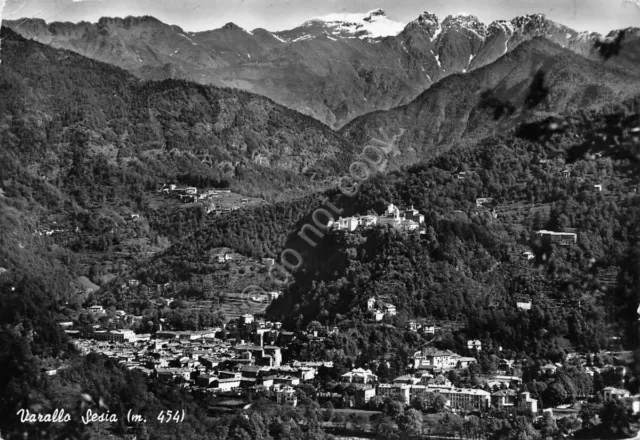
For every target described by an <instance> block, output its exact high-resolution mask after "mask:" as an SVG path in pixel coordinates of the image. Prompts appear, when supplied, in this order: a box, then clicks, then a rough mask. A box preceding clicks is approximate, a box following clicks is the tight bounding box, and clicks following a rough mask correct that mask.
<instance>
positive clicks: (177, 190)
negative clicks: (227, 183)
mask: <svg viewBox="0 0 640 440" xmlns="http://www.w3.org/2000/svg"><path fill="white" fill-rule="evenodd" d="M158 192H159V193H162V194H166V195H168V196H170V197H174V198H177V199H178V200H180V201H181V202H182V203H197V202H200V203H203V204H204V206H205V208H206V211H207V214H209V213H210V212H217V211H218V210H217V208H216V205H215V203H214V202H213V199H214V198H216V197H218V196H219V195H220V194H228V193H230V192H231V190H230V189H228V188H223V189H220V188H215V189H212V188H208V189H202V190H200V191H198V188H196V187H195V186H178V185H174V184H170V185H166V184H165V185H162V187H161V188H160V189H159V190H158ZM242 202H243V203H246V202H247V199H243V200H242ZM237 209H240V207H239V206H233V207H230V208H220V211H233V210H237Z"/></svg>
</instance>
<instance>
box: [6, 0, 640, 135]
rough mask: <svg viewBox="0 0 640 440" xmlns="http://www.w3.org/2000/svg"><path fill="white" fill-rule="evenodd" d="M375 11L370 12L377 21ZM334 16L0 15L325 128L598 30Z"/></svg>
mask: <svg viewBox="0 0 640 440" xmlns="http://www.w3.org/2000/svg"><path fill="white" fill-rule="evenodd" d="M370 12H371V13H372V12H375V10H374V11H370ZM383 14H384V11H381V13H377V14H375V15H371V14H369V15H370V16H371V18H372V19H376V20H378V19H381V17H386V15H383ZM356 15H359V14H356ZM362 17H363V18H367V17H369V16H368V15H366V14H362ZM375 22H376V21H375V20H373V23H374V24H375ZM307 23H311V21H308V22H307ZM332 23H333V24H332ZM362 23H364V24H367V25H368V24H369V23H368V22H367V21H362ZM343 24H344V23H342V22H340V23H338V22H331V21H327V20H325V21H315V22H313V24H312V26H311V25H309V26H298V27H295V28H292V29H289V30H286V31H279V32H270V31H268V30H265V29H261V28H257V29H254V30H253V31H247V30H244V29H242V28H241V27H239V26H237V25H235V24H233V23H229V24H228V25H225V26H223V27H221V28H219V29H213V30H209V31H202V32H187V31H184V30H183V29H182V28H180V27H178V26H172V25H169V24H165V23H162V22H161V21H159V20H157V19H155V18H153V17H150V16H143V17H137V18H136V17H125V18H109V17H104V18H101V19H100V20H99V21H98V22H97V23H93V24H91V23H87V22H81V23H78V24H77V25H73V24H72V23H62V24H56V22H54V23H50V24H47V23H46V22H45V21H44V20H40V19H26V20H24V19H23V20H14V21H5V26H8V27H11V28H12V29H14V30H16V31H18V32H19V33H21V34H22V35H23V36H26V37H28V38H34V39H36V40H37V41H40V42H44V43H47V44H51V45H52V46H54V47H60V48H65V49H69V50H74V51H76V52H78V53H81V54H83V55H86V56H89V57H91V58H95V59H98V60H101V61H104V62H109V63H111V64H115V65H118V66H119V67H122V68H125V69H126V70H128V71H130V72H132V73H134V74H135V75H136V76H138V77H141V78H144V79H156V80H159V79H165V78H168V77H174V78H180V79H189V80H192V81H195V82H199V83H202V84H213V85H217V86H220V87H234V88H239V89H242V90H247V91H250V92H253V93H258V94H261V95H264V96H267V97H269V98H271V99H273V100H274V101H276V102H278V103H279V104H282V105H285V106H287V107H289V108H293V109H295V110H298V111H300V112H301V113H305V114H308V115H311V116H313V117H315V118H316V119H319V120H321V121H323V122H325V123H326V124H328V125H330V126H331V127H333V128H338V127H341V126H343V125H345V124H346V122H348V121H350V120H352V119H354V118H355V117H357V116H360V115H362V114H365V113H368V112H371V111H375V110H386V109H390V108H392V107H395V106H397V105H401V104H406V103H408V102H409V101H410V100H412V99H414V98H415V97H416V96H418V95H419V94H420V93H422V92H423V91H424V90H425V89H427V88H429V87H430V86H431V85H432V84H434V83H436V82H437V81H439V80H440V79H442V78H444V77H446V76H447V75H450V74H453V73H464V72H468V71H471V70H474V69H476V68H479V67H482V66H483V65H486V64H489V63H491V62H493V61H495V60H496V59H498V58H499V57H500V56H502V55H504V53H506V52H508V51H509V50H513V48H514V47H516V46H517V45H518V44H520V43H521V42H522V41H526V40H527V39H531V38H533V37H535V36H539V35H542V34H544V35H546V36H547V37H548V38H550V39H552V40H553V41H555V42H558V43H560V44H561V45H564V46H567V47H569V48H570V49H571V50H573V51H574V52H577V53H580V54H581V55H584V56H587V57H590V58H597V57H599V54H598V52H597V50H595V49H594V44H595V42H596V41H597V39H598V38H602V36H601V35H599V34H580V33H578V32H576V31H573V30H570V29H569V28H566V27H565V26H562V25H560V24H558V23H555V22H553V21H551V20H548V19H547V18H546V17H545V16H544V15H542V14H534V15H528V16H522V17H516V18H514V19H513V20H511V21H509V22H507V21H502V22H493V23H492V24H490V25H489V26H486V25H484V24H482V23H480V22H479V20H477V18H476V17H474V16H471V15H457V16H447V17H445V19H444V20H440V19H439V18H438V17H436V16H435V15H434V14H430V13H428V12H425V13H422V14H420V15H419V16H418V17H417V18H416V19H415V20H413V21H411V22H409V23H407V24H406V25H404V27H403V28H402V30H401V31H400V32H399V33H397V34H396V35H393V33H394V32H392V33H391V35H386V36H380V37H375V38H372V37H371V35H369V34H367V33H366V32H365V31H366V29H365V28H364V27H360V28H358V26H359V24H355V25H354V26H352V24H353V23H351V24H349V26H346V27H345V26H342V25H343ZM510 29H512V30H510ZM356 34H357V35H356ZM508 34H510V35H508ZM628 35H629V37H628V39H627V40H626V41H625V42H624V44H625V47H624V48H623V52H621V55H619V56H618V57H614V58H612V59H610V60H608V61H607V62H608V63H613V64H616V63H620V64H621V66H622V67H625V68H627V69H633V68H634V66H636V65H637V62H638V59H639V58H638V56H639V55H637V54H640V30H638V31H637V32H635V31H634V32H631V31H629V32H628ZM294 40H295V41H294Z"/></svg>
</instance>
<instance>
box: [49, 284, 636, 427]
mask: <svg viewBox="0 0 640 440" xmlns="http://www.w3.org/2000/svg"><path fill="white" fill-rule="evenodd" d="M274 293H275V294H276V296H277V292H274ZM519 308H522V309H525V310H523V312H526V311H527V310H529V309H530V304H529V307H520V306H519ZM363 309H365V310H366V311H367V312H369V313H370V314H371V317H372V318H371V319H372V322H373V323H375V325H381V326H385V325H386V326H388V325H391V324H389V323H390V322H393V319H394V317H395V316H396V310H395V306H393V305H392V304H390V303H388V302H387V301H386V300H383V299H382V298H376V297H370V298H368V300H367V302H366V304H363ZM87 312H89V313H92V314H94V315H97V316H101V315H104V314H105V313H106V312H105V310H104V309H103V307H102V306H92V307H90V308H89V309H88V310H87ZM116 317H117V318H116V321H117V322H120V323H124V322H136V320H139V318H141V317H132V318H134V319H132V320H131V319H127V317H126V313H125V312H123V311H117V313H116ZM118 319H119V321H118ZM383 320H384V322H381V321H383ZM76 324H77V323H74V322H60V325H61V326H62V327H63V328H64V329H65V332H66V334H67V335H68V336H69V337H70V338H71V340H72V341H73V344H74V345H75V346H76V348H77V349H78V350H79V351H80V352H81V353H82V354H88V353H91V352H94V353H100V354H102V355H105V356H107V357H108V358H110V359H112V360H114V361H115V362H117V363H118V364H120V365H121V366H122V367H124V368H126V369H129V370H137V371H139V372H141V373H143V374H144V375H145V376H147V377H148V378H149V379H150V380H154V381H162V382H164V383H172V384H175V386H178V387H181V388H183V389H186V390H188V391H189V392H191V393H192V395H193V396H194V397H196V398H198V399H201V400H203V401H207V402H208V405H209V410H210V411H213V412H214V413H215V411H216V408H245V409H246V408H249V407H250V406H251V402H252V400H253V399H254V398H255V397H256V396H263V397H267V398H271V399H273V401H274V403H277V404H281V405H291V406H294V407H295V406H297V405H299V404H305V405H308V404H309V402H310V401H317V402H318V403H319V404H322V405H324V406H325V407H326V406H327V405H329V406H331V407H332V408H336V410H337V411H343V412H345V414H347V415H348V414H358V413H360V414H361V415H362V414H366V415H367V416H368V417H369V416H372V415H375V414H376V413H379V412H380V409H381V405H383V404H384V402H399V403H400V404H401V405H404V406H407V407H409V406H410V407H417V408H425V407H426V406H428V407H430V408H432V411H435V412H436V413H440V412H445V413H453V414H459V415H461V416H464V415H469V414H485V413H487V414H488V413H490V412H491V411H507V412H512V413H514V414H515V413H519V414H529V415H530V416H532V417H533V418H534V420H538V419H542V417H543V416H544V415H545V414H547V416H548V417H553V418H555V419H558V420H561V419H567V420H575V419H576V418H579V417H580V414H581V412H580V411H581V409H580V408H581V406H582V405H583V404H586V402H587V400H588V399H593V398H594V397H595V398H596V399H598V400H600V401H601V402H603V403H606V402H609V401H612V400H613V399H619V400H620V401H621V402H624V403H625V405H627V406H628V408H629V411H630V412H631V413H632V414H638V413H640V395H631V393H630V392H629V391H627V390H625V389H624V388H623V387H622V383H623V378H624V376H625V373H626V367H625V366H624V365H625V364H624V360H623V356H622V354H616V353H612V352H602V353H591V354H578V353H571V352H570V353H567V354H566V357H565V358H564V360H562V361H561V362H555V363H547V364H544V365H538V366H537V367H536V371H534V372H532V371H531V370H530V365H527V363H526V361H525V359H514V358H508V357H500V356H495V355H491V356H490V357H489V358H491V362H493V364H494V365H493V366H492V367H489V368H488V369H487V368H486V367H484V368H482V370H485V371H482V372H481V371H480V370H481V368H480V366H479V359H480V360H481V362H483V363H486V362H487V359H488V357H486V356H485V355H484V354H483V353H484V351H485V350H486V349H487V348H486V347H483V343H482V341H480V340H478V339H470V340H468V341H467V342H466V350H465V351H464V353H461V354H459V353H456V352H454V351H452V350H450V349H445V348H438V342H437V341H438V340H440V339H441V338H442V336H443V335H445V333H446V332H447V329H446V328H444V327H441V326H439V325H434V324H433V323H426V322H424V323H419V322H417V321H409V322H408V323H407V324H406V329H404V331H405V332H406V333H407V334H413V335H415V336H413V337H414V338H415V340H416V341H422V342H420V344H419V345H422V347H421V348H420V349H418V350H417V351H415V352H414V353H413V354H412V355H411V356H410V357H409V359H408V363H407V364H406V365H402V366H400V369H399V370H397V373H398V375H397V376H393V375H392V374H390V373H392V371H391V370H390V367H391V363H390V361H389V360H387V361H384V360H383V361H379V360H377V361H371V362H368V363H365V364H362V365H357V366H356V365H353V364H344V363H343V362H336V360H335V359H332V358H330V357H327V358H325V359H316V360H302V359H296V358H291V357H290V356H288V353H289V351H290V348H291V347H292V346H293V345H297V344H303V345H305V346H306V345H317V346H319V347H322V346H329V345H331V344H332V342H330V341H332V340H337V339H339V338H342V337H344V335H345V333H344V332H345V331H347V330H348V329H345V328H339V327H337V326H333V327H327V326H322V325H320V324H319V323H317V322H312V323H311V324H310V325H309V326H308V327H307V328H306V329H304V330H303V329H299V330H297V331H287V330H285V329H283V327H282V323H280V322H271V321H267V320H265V319H263V318H261V317H256V316H254V315H252V314H244V315H241V316H239V317H238V318H237V319H234V320H231V321H229V322H227V323H224V324H222V325H220V326H218V327H212V328H208V329H203V330H197V331H179V330H169V329H163V328H162V325H160V328H159V329H158V331H156V332H154V333H153V334H150V333H147V334H140V333H136V332H134V330H132V329H130V328H119V329H111V330H109V329H104V328H102V326H101V325H99V324H96V325H94V326H93V327H94V330H93V331H92V332H91V333H90V334H86V333H85V332H82V331H80V330H78V329H76V327H77V326H76ZM134 327H135V326H134ZM489 349H490V350H491V351H492V352H494V353H495V352H497V353H500V352H501V350H502V349H501V348H500V347H497V348H495V347H489ZM319 351H322V349H321V348H319ZM605 361H606V362H605ZM64 368H65V367H64V365H60V366H58V367H51V368H49V369H46V370H45V371H43V373H44V374H46V375H56V374H57V372H58V371H61V370H63V369H64ZM525 371H526V375H527V376H531V374H535V375H536V376H537V377H540V378H543V379H545V380H549V379H550V380H553V378H555V377H564V375H566V374H567V373H566V372H567V371H573V373H572V374H575V372H576V371H578V372H579V373H578V374H581V375H586V376H589V377H591V378H592V379H593V378H594V376H598V377H603V378H606V380H605V382H606V383H603V381H602V379H599V380H598V382H599V383H600V389H596V387H595V386H594V387H593V388H592V389H591V392H590V394H585V393H584V392H582V391H579V392H577V393H576V400H575V403H574V404H570V405H567V404H561V405H555V406H554V405H551V402H548V403H546V404H545V405H543V404H542V403H541V402H540V401H539V399H535V398H532V397H531V392H530V391H529V390H528V384H527V383H526V377H523V376H525V374H523V373H524V372H525ZM465 378H466V379H465ZM540 380H542V379H540ZM604 385H607V386H604ZM336 420H340V417H338V418H337V419H336ZM353 420H355V419H353ZM334 422H335V420H334ZM336 423H337V422H336ZM345 423H346V422H345ZM345 423H343V425H344V426H347V424H345ZM334 424H335V423H333V422H331V421H327V422H326V425H327V427H331V426H333V425H334ZM350 426H352V429H353V426H360V429H363V430H364V431H363V433H364V432H368V431H369V429H370V424H369V425H368V424H367V423H364V422H363V423H360V424H359V425H358V424H357V423H356V424H355V425H353V424H352V425H350ZM367 426H369V428H367Z"/></svg>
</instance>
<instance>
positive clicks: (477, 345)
mask: <svg viewBox="0 0 640 440" xmlns="http://www.w3.org/2000/svg"><path fill="white" fill-rule="evenodd" d="M467 348H468V349H469V350H478V351H480V350H482V342H480V341H479V340H477V339H472V340H471V341H467Z"/></svg>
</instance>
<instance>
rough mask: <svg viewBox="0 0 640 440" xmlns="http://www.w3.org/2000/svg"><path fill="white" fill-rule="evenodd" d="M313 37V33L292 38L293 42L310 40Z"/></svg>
mask: <svg viewBox="0 0 640 440" xmlns="http://www.w3.org/2000/svg"><path fill="white" fill-rule="evenodd" d="M311 38H313V36H312V35H309V34H307V35H303V36H301V37H298V38H296V39H294V40H292V41H291V42H292V43H295V42H296V41H304V40H310V39H311Z"/></svg>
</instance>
